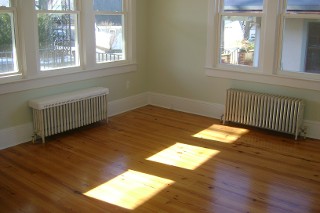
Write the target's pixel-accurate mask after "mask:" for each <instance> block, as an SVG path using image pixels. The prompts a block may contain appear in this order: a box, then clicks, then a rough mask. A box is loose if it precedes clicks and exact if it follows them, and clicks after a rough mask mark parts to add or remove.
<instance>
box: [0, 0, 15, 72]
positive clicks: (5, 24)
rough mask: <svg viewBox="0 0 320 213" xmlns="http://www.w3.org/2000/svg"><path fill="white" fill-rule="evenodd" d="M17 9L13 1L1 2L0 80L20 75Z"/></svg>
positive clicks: (2, 0) (0, 0)
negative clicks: (16, 23)
mask: <svg viewBox="0 0 320 213" xmlns="http://www.w3.org/2000/svg"><path fill="white" fill-rule="evenodd" d="M14 23H15V9H14V8H13V7H12V4H11V1H9V0H0V29H1V30H0V78H1V77H2V76H7V75H14V74H18V72H19V69H18V63H17V52H16V37H15V24H14Z"/></svg>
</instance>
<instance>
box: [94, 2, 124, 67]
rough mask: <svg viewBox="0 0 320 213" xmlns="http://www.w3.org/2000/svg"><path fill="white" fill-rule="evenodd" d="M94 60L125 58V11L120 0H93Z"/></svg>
mask: <svg viewBox="0 0 320 213" xmlns="http://www.w3.org/2000/svg"><path fill="white" fill-rule="evenodd" d="M93 8H94V12H95V40H96V62H97V63H106V62H114V61H122V60H125V59H126V53H125V30H124V26H125V20H126V17H125V15H126V14H125V12H124V9H123V8H124V3H123V1H122V0H94V2H93Z"/></svg>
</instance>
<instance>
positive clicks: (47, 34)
mask: <svg viewBox="0 0 320 213" xmlns="http://www.w3.org/2000/svg"><path fill="white" fill-rule="evenodd" d="M38 23H39V26H38V28H39V29H38V30H39V48H40V49H39V54H40V67H41V70H48V69H54V68H62V67H69V66H76V65H78V45H77V40H78V39H77V27H76V23H77V16H76V15H75V14H72V15H71V14H63V13H60V14H57V13H55V14H50V13H49V14H38Z"/></svg>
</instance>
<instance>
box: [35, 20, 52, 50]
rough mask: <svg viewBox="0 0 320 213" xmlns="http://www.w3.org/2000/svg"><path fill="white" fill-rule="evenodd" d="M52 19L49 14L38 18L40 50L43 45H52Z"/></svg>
mask: <svg viewBox="0 0 320 213" xmlns="http://www.w3.org/2000/svg"><path fill="white" fill-rule="evenodd" d="M51 26H52V19H51V18H50V16H48V15H47V14H39V16H38V32H39V43H40V48H41V47H42V45H45V44H48V43H52V36H51V34H52V30H51Z"/></svg>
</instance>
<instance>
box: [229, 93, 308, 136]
mask: <svg viewBox="0 0 320 213" xmlns="http://www.w3.org/2000/svg"><path fill="white" fill-rule="evenodd" d="M303 112H304V102H303V100H301V99H298V98H291V97H285V96H278V95H271V94H266V93H256V92H250V91H244V90H237V89H228V90H227V97H226V105H225V115H224V123H226V122H235V123H240V124H245V125H250V126H255V127H259V128H265V129H270V130H275V131H279V132H284V133H289V134H294V135H295V139H297V137H298V135H299V132H300V129H301V125H302V120H303Z"/></svg>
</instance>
